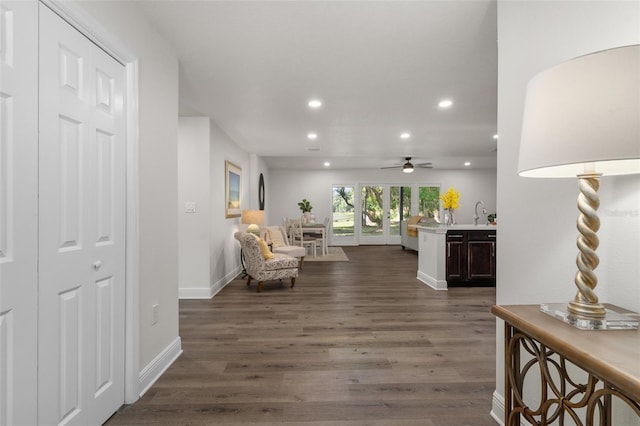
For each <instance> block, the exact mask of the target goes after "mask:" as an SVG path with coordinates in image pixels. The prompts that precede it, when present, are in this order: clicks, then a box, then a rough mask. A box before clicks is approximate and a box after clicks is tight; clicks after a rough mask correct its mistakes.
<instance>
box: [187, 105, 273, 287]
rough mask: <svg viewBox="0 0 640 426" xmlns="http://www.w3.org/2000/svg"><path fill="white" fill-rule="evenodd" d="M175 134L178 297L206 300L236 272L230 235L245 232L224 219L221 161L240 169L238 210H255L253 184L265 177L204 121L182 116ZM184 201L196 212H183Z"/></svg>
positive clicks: (253, 159) (253, 160)
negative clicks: (192, 204)
mask: <svg viewBox="0 0 640 426" xmlns="http://www.w3.org/2000/svg"><path fill="white" fill-rule="evenodd" d="M179 135H180V136H179V155H178V164H179V166H178V170H179V196H178V206H177V209H178V217H179V220H180V238H179V241H180V246H179V259H180V284H179V296H180V298H211V297H213V296H214V295H215V294H216V293H217V292H218V291H220V290H221V289H222V288H224V286H225V285H227V284H228V283H229V282H230V281H231V280H232V279H233V278H234V277H235V276H236V275H237V274H238V273H239V271H240V258H239V252H240V248H239V245H238V243H237V242H236V240H235V239H234V238H233V234H234V232H236V231H237V230H239V229H244V228H246V225H243V224H241V223H240V218H226V217H225V209H224V201H225V161H227V160H228V161H231V162H232V163H234V164H235V165H237V166H239V167H240V168H241V169H242V180H241V195H240V196H241V206H242V209H257V208H258V179H259V176H260V173H263V174H264V175H265V177H266V176H267V175H268V174H267V171H266V167H265V165H264V162H263V160H262V159H261V158H260V157H257V156H256V155H254V154H251V155H250V154H248V153H246V152H245V151H243V150H242V149H241V148H239V147H238V146H237V145H236V144H235V143H234V142H233V141H232V140H231V139H229V137H228V136H227V135H226V134H225V133H224V132H223V131H222V130H221V129H220V128H218V127H217V126H216V124H215V123H214V122H213V121H212V120H210V119H209V118H208V117H181V118H180V132H179ZM267 200H268V194H267V196H266V197H265V201H267ZM186 202H195V203H196V213H187V212H186V208H185V207H186V206H185V203H186Z"/></svg>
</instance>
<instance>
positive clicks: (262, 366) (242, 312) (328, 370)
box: [107, 246, 495, 426]
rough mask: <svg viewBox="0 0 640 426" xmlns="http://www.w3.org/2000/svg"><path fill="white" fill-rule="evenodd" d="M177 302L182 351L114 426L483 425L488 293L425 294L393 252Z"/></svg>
mask: <svg viewBox="0 0 640 426" xmlns="http://www.w3.org/2000/svg"><path fill="white" fill-rule="evenodd" d="M344 251H345V253H346V254H347V256H348V257H349V262H305V264H304V269H303V270H302V271H301V272H300V275H299V277H298V279H297V281H296V285H295V287H294V289H293V290H290V289H289V283H288V282H286V283H285V282H283V283H282V284H280V283H277V282H272V283H265V286H264V291H263V293H261V294H258V293H256V292H255V288H256V287H255V286H256V284H255V283H252V285H251V288H250V289H247V287H246V286H245V284H244V281H242V280H239V279H236V280H234V281H233V282H232V283H230V284H229V285H228V286H227V287H226V288H225V289H224V290H222V291H221V292H220V293H219V294H218V295H217V296H216V297H215V298H214V299H213V300H183V301H181V302H180V336H181V338H182V344H183V349H184V353H183V355H182V356H181V357H180V358H179V359H178V360H177V361H176V363H175V364H174V365H173V366H172V367H171V368H169V370H168V371H167V372H166V373H165V374H164V376H163V377H162V378H161V379H160V380H159V381H158V382H157V383H156V384H155V385H154V386H153V387H152V388H151V389H150V390H149V391H148V392H147V393H146V394H145V395H144V396H143V398H141V399H140V400H139V401H138V402H137V403H136V404H134V405H131V406H128V407H123V408H122V409H121V410H120V412H119V413H118V414H116V415H115V416H114V417H112V418H111V420H110V421H109V422H108V423H107V424H108V425H109V426H115V425H142V424H153V425H240V424H242V425H262V426H265V425H313V426H327V425H348V426H353V425H380V426H382V425H384V426H392V425H405V426H418V425H420V426H431V425H438V426H441V425H452V426H453V425H473V426H482V425H494V424H495V423H494V421H493V420H492V419H491V417H490V415H489V412H490V410H491V399H492V393H493V391H494V388H495V383H494V381H495V319H494V317H493V316H492V315H491V314H490V312H489V309H490V307H491V305H492V304H493V303H495V288H452V289H450V290H449V291H435V290H432V289H430V288H429V287H427V286H426V285H424V284H422V283H421V282H419V281H418V280H416V278H415V275H416V270H417V255H416V253H415V252H413V251H403V250H401V249H400V248H399V247H398V246H360V247H344Z"/></svg>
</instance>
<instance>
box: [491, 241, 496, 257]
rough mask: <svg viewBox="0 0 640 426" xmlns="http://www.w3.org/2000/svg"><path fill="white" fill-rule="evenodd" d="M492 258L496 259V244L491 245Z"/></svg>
mask: <svg viewBox="0 0 640 426" xmlns="http://www.w3.org/2000/svg"><path fill="white" fill-rule="evenodd" d="M491 257H496V243H491Z"/></svg>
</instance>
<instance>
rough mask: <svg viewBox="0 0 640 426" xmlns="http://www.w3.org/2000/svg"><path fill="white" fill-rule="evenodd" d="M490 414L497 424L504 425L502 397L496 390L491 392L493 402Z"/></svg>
mask: <svg viewBox="0 0 640 426" xmlns="http://www.w3.org/2000/svg"><path fill="white" fill-rule="evenodd" d="M490 414H491V417H492V418H493V420H495V421H496V423H497V424H499V425H500V426H504V398H503V397H502V395H500V394H499V393H498V391H494V392H493V403H492V407H491V413H490Z"/></svg>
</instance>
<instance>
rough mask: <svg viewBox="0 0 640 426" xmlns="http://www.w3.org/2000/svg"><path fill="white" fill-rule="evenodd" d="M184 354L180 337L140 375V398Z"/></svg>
mask: <svg viewBox="0 0 640 426" xmlns="http://www.w3.org/2000/svg"><path fill="white" fill-rule="evenodd" d="M181 354H182V341H181V340H180V336H178V337H176V339H175V340H174V341H173V342H171V344H169V346H167V347H166V348H165V349H164V350H163V351H162V352H160V353H159V354H158V356H156V357H155V358H154V359H153V361H151V362H150V363H149V364H147V365H146V366H145V367H144V368H143V369H142V371H141V372H140V374H139V375H138V389H140V395H139V396H140V397H142V395H144V394H145V393H146V392H147V391H148V390H149V388H150V387H151V386H152V385H153V384H154V383H155V382H156V380H158V379H159V378H160V376H162V374H163V373H164V372H165V371H166V370H167V368H169V367H170V366H171V364H173V363H174V362H175V360H176V359H178V357H179V356H180V355H181Z"/></svg>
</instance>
